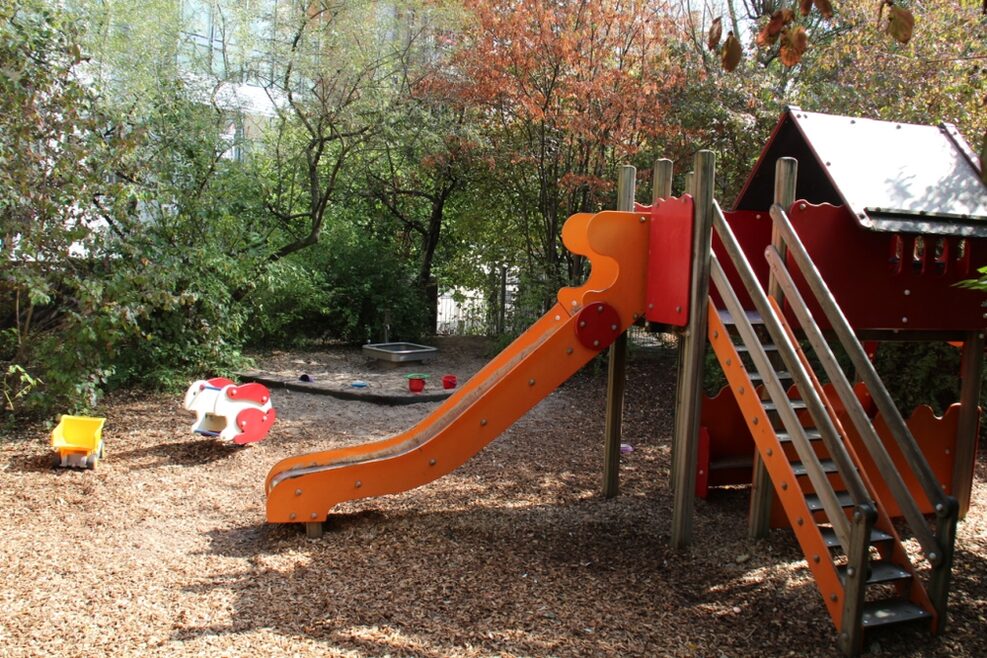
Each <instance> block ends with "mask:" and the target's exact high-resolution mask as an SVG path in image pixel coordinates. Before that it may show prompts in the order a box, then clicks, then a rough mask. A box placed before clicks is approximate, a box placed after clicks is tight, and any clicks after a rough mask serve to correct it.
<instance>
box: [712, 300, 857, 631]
mask: <svg viewBox="0 0 987 658" xmlns="http://www.w3.org/2000/svg"><path fill="white" fill-rule="evenodd" d="M708 303H709V324H708V338H709V342H710V345H711V346H712V347H713V351H714V353H715V354H716V358H717V360H718V361H719V363H720V367H722V368H723V373H724V375H726V379H727V383H728V384H729V386H730V390H731V391H732V392H733V394H734V396H735V397H736V399H737V404H738V405H739V406H740V409H741V411H742V413H743V415H744V420H745V421H746V423H747V428H748V429H749V430H750V433H751V436H752V437H753V438H754V444H755V446H757V450H758V453H759V455H760V457H761V461H762V462H763V463H764V465H765V468H766V469H767V471H768V474H769V475H770V476H771V482H772V484H773V486H774V489H775V493H776V494H777V496H778V500H779V502H780V503H781V505H782V509H784V511H785V515H786V516H787V517H788V520H789V522H790V523H791V526H792V530H793V531H794V532H795V538H796V540H797V541H798V543H799V547H800V548H801V549H802V554H803V555H805V557H806V564H807V565H808V567H809V571H810V572H811V573H812V575H813V578H815V581H816V587H817V588H818V590H819V593H820V594H821V595H822V597H823V603H824V604H825V605H826V610H827V612H829V616H830V618H831V619H832V620H833V624H834V625H835V626H836V630H837V632H839V631H841V630H842V628H843V622H842V616H843V597H844V587H843V583H842V582H841V580H840V577H839V573H838V572H837V570H836V564H835V563H834V562H833V557H832V554H831V553H830V551H829V548H828V547H827V546H826V541H825V539H824V538H823V536H822V532H820V530H819V527H818V526H817V525H816V523H815V521H814V520H813V516H812V512H811V511H810V510H809V506H808V504H807V503H806V501H805V498H804V496H803V495H802V490H801V488H800V486H799V484H798V479H797V478H796V476H795V473H794V471H793V470H792V467H791V464H790V463H789V461H788V459H787V458H786V457H785V451H784V449H783V447H782V445H781V442H780V441H779V440H778V435H777V434H776V433H775V430H774V429H773V428H772V426H771V420H770V418H769V417H768V414H767V411H765V409H764V407H763V406H761V401H760V399H759V398H758V396H757V393H756V390H755V387H754V385H753V384H752V383H751V380H750V377H749V376H748V374H747V371H746V370H745V369H744V366H743V362H742V361H741V358H740V354H739V353H738V352H737V349H736V346H735V345H734V344H733V341H731V340H730V335H729V333H728V332H727V329H726V325H724V324H723V321H722V320H721V319H720V317H719V314H718V313H717V312H716V307H715V306H714V304H713V302H712V300H709V302H708Z"/></svg>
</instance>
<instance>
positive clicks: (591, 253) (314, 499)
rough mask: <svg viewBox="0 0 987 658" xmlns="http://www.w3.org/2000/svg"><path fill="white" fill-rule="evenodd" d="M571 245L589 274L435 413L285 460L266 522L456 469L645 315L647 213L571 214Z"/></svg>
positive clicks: (319, 513)
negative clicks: (369, 437)
mask: <svg viewBox="0 0 987 658" xmlns="http://www.w3.org/2000/svg"><path fill="white" fill-rule="evenodd" d="M562 240H563V242H564V244H565V246H566V247H567V248H568V249H569V250H570V251H571V252H573V253H574V254H577V255H582V256H586V257H587V258H588V259H589V261H590V264H591V267H592V269H591V272H590V276H589V278H588V279H587V280H586V282H585V283H584V284H583V285H582V286H579V287H578V288H563V289H562V290H561V291H559V295H558V302H557V303H556V304H555V306H554V307H553V308H552V309H551V310H549V312H548V313H546V314H545V315H544V316H543V317H542V318H541V319H539V320H538V321H537V322H535V324H534V325H532V326H531V327H530V328H529V329H528V330H527V331H526V332H524V333H523V334H522V335H521V336H519V337H518V338H517V339H516V340H515V341H514V342H513V343H511V344H510V345H509V346H508V347H507V348H506V349H505V350H504V351H503V352H501V353H500V354H499V355H498V356H496V357H495V358H494V359H493V360H492V361H490V363H488V364H487V365H486V366H485V367H484V368H483V369H481V370H480V371H479V372H477V373H476V374H475V375H474V376H473V377H472V378H470V380H469V381H468V382H467V383H466V384H465V385H463V386H462V387H461V388H460V389H459V390H458V391H457V392H456V393H455V394H454V395H452V396H451V397H449V398H448V399H447V400H446V401H445V402H444V403H443V404H442V405H441V406H440V407H439V408H437V409H436V410H435V411H434V412H433V413H432V414H430V415H429V416H427V417H426V418H424V419H423V420H421V421H420V422H419V423H417V424H416V425H415V426H414V427H412V428H411V429H409V430H407V431H405V432H402V433H400V434H397V435H395V436H393V437H390V438H387V439H382V440H380V441H372V442H369V443H366V444H362V445H357V446H350V447H345V448H338V449H335V450H327V451H323V452H314V453H309V454H304V455H299V456H296V457H290V458H288V459H284V460H282V461H281V462H279V463H278V464H276V465H275V466H274V467H273V468H272V469H271V471H270V473H269V474H268V476H267V480H266V482H265V492H266V494H267V520H268V521H269V522H272V523H306V524H308V525H307V528H308V530H309V532H310V534H311V535H313V536H318V534H320V533H321V527H322V526H321V523H322V522H323V521H325V520H326V517H327V515H328V513H329V510H330V509H332V507H333V506H335V505H336V504H338V503H340V502H343V501H347V500H356V499H359V498H369V497H372V496H382V495H385V494H392V493H398V492H402V491H407V490H409V489H412V488H414V487H418V486H421V485H423V484H426V483H428V482H431V481H432V480H435V479H437V478H439V477H441V476H443V475H445V474H446V473H449V472H451V471H453V470H455V469H456V468H458V467H459V466H460V465H462V464H463V463H464V462H465V461H466V460H467V459H469V458H470V457H472V456H473V455H474V454H476V453H477V452H479V450H480V449H481V448H483V447H484V446H485V445H487V444H488V443H489V442H490V441H492V440H493V439H495V438H496V437H497V436H499V435H500V434H501V433H502V432H504V431H505V430H506V429H507V428H508V427H510V426H511V425H512V424H513V423H514V422H515V421H516V420H517V419H518V418H520V417H521V416H522V415H524V414H525V413H526V412H527V411H528V410H529V409H531V408H532V407H533V406H535V404H537V403H538V402H539V401H540V400H541V399H543V398H544V397H546V396H547V395H549V394H550V393H551V392H552V391H553V390H555V389H556V388H557V387H558V386H560V385H561V384H562V383H563V382H565V381H566V380H567V379H568V378H569V377H571V376H572V375H573V374H575V373H576V372H577V371H578V370H579V369H580V368H581V367H582V366H583V365H585V364H586V363H588V362H589V361H590V360H591V359H592V358H593V357H594V356H596V355H597V354H599V352H600V351H601V350H603V349H605V348H606V347H607V346H609V345H610V344H611V343H612V342H613V341H614V340H615V339H616V338H617V337H618V336H619V335H620V334H621V333H623V332H624V331H625V330H626V329H627V328H628V327H629V326H630V325H631V324H633V323H634V321H635V320H636V319H638V318H639V317H642V316H643V315H644V308H643V307H644V304H645V288H646V279H647V262H648V243H649V222H648V215H646V214H640V213H631V212H613V211H607V212H601V213H597V214H589V213H584V214H577V215H573V216H572V217H570V218H569V220H568V221H567V222H566V224H565V226H564V228H563V231H562Z"/></svg>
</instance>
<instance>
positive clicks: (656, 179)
mask: <svg viewBox="0 0 987 658" xmlns="http://www.w3.org/2000/svg"><path fill="white" fill-rule="evenodd" d="M670 196H672V161H671V160H669V159H668V158H662V159H661V160H655V170H654V173H653V175H652V177H651V203H656V202H657V201H658V199H667V198H668V197H670Z"/></svg>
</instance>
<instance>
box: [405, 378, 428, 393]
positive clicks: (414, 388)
mask: <svg viewBox="0 0 987 658" xmlns="http://www.w3.org/2000/svg"><path fill="white" fill-rule="evenodd" d="M408 390H409V391H411V392H412V393H421V392H422V391H424V390H425V380H424V379H419V378H418V377H410V378H409V379H408Z"/></svg>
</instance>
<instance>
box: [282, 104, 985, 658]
mask: <svg viewBox="0 0 987 658" xmlns="http://www.w3.org/2000/svg"><path fill="white" fill-rule="evenodd" d="M714 176H715V157H714V156H713V154H712V153H710V152H708V151H703V152H700V153H699V154H697V156H696V159H695V170H694V172H693V173H692V174H690V176H689V177H688V182H687V190H686V192H687V193H686V194H683V195H682V196H680V197H673V196H672V193H671V181H672V171H671V163H670V162H669V161H660V162H659V163H658V164H656V167H655V178H654V185H653V189H652V203H651V204H648V205H641V204H636V203H635V202H634V197H635V194H634V180H635V173H634V171H633V168H632V167H625V168H624V169H623V171H622V172H621V177H620V180H619V181H618V210H617V211H605V212H599V213H582V214H577V215H574V216H572V217H570V218H569V220H568V221H567V222H566V224H565V226H564V228H563V234H562V238H563V241H564V243H565V246H566V247H567V248H568V249H569V250H570V251H571V252H572V253H574V254H577V255H581V256H585V257H586V258H587V259H588V260H589V262H590V263H591V271H590V275H589V277H588V279H587V280H586V281H585V282H584V283H583V284H582V285H581V286H578V287H574V288H564V289H562V290H561V291H559V294H558V302H557V303H556V305H555V306H554V307H553V308H551V309H549V311H548V312H547V313H546V314H545V315H544V316H543V317H542V318H541V319H539V320H538V321H537V322H535V324H534V325H532V326H531V327H530V328H529V329H528V330H527V331H526V332H525V333H523V334H522V335H521V336H520V337H518V338H517V339H516V340H515V341H514V342H513V343H512V344H511V345H509V346H508V347H507V348H506V349H505V350H504V351H503V352H501V353H500V354H499V355H498V356H497V357H495V358H494V359H493V360H492V361H490V363H488V364H487V365H486V366H485V367H484V368H483V369H482V370H480V371H479V372H478V373H477V374H476V375H475V376H474V377H472V378H471V379H470V380H469V381H467V382H465V383H464V384H462V385H461V386H460V387H459V388H458V389H457V391H456V393H455V394H453V395H452V396H451V397H449V398H448V399H447V400H446V401H445V402H444V403H443V404H442V405H441V406H440V407H438V408H437V409H436V410H435V411H434V412H433V413H432V414H431V415H429V416H428V417H426V418H425V419H423V420H422V421H420V422H419V423H418V424H417V425H415V426H414V427H412V428H410V429H409V430H407V431H405V432H403V433H400V434H398V435H396V436H393V437H390V438H387V439H383V440H380V441H373V442H370V443H367V444H364V445H358V446H348V447H345V448H341V449H337V450H329V451H322V452H315V453H310V454H305V455H299V456H296V457H291V458H288V459H285V460H282V461H281V462H279V463H278V464H276V465H275V466H274V467H273V468H272V469H271V471H270V473H269V474H268V476H267V479H266V482H265V493H266V495H267V519H268V521H270V522H273V523H304V524H305V526H306V530H307V531H308V533H309V534H310V536H319V535H321V533H322V531H323V522H324V521H325V520H326V518H327V515H328V514H329V511H330V510H331V509H332V508H333V507H334V506H335V505H336V504H338V503H340V502H343V501H347V500H355V499H359V498H367V497H372V496H381V495H385V494H389V493H396V492H400V491H406V490H409V489H412V488H414V487H417V486H420V485H422V484H425V483H427V482H430V481H432V480H434V479H436V478H438V477H441V476H442V475H444V474H446V473H449V472H451V471H452V470H454V469H456V468H457V467H459V466H460V465H462V464H463V463H464V462H465V461H466V460H467V459H469V458H470V457H471V456H472V455H474V454H476V452H478V451H479V450H480V449H482V448H483V447H484V446H485V445H487V444H488V443H489V442H490V441H492V440H494V439H495V438H496V437H497V436H498V435H500V434H501V433H502V432H503V431H504V430H506V429H507V428H508V427H510V425H511V424H512V423H513V422H514V421H515V420H516V419H518V418H519V417H520V416H522V415H523V414H524V413H525V412H526V411H527V410H529V409H530V408H531V407H533V406H534V405H535V404H536V403H537V402H538V401H539V400H541V399H542V398H544V397H545V396H546V395H548V394H549V393H551V392H552V391H553V390H554V389H555V388H556V387H558V386H559V385H560V384H562V383H563V382H564V381H565V380H566V379H568V378H569V377H571V376H572V375H573V374H574V373H575V372H577V371H578V370H579V369H580V368H581V367H582V366H583V365H584V364H586V363H587V362H589V361H590V360H591V359H593V358H594V357H595V356H596V355H598V354H599V353H600V352H601V351H603V350H605V349H609V350H610V360H609V376H608V383H609V390H608V396H607V417H606V426H605V436H604V441H603V442H604V459H603V465H604V477H603V494H604V495H605V496H611V495H615V494H616V493H617V490H618V481H617V473H618V469H617V466H618V464H619V459H620V418H621V409H622V396H623V364H624V358H625V355H624V350H625V345H626V343H625V341H626V333H625V332H626V330H627V328H628V327H630V326H631V325H633V324H636V323H637V324H641V323H646V324H648V325H649V326H650V327H652V328H654V329H661V330H672V331H676V332H678V333H679V334H680V342H679V349H680V359H679V363H680V366H679V372H678V391H677V395H676V419H675V429H674V435H673V437H672V439H673V445H672V482H671V486H672V488H673V491H674V507H673V509H672V510H670V516H671V518H672V537H671V543H672V545H673V546H674V547H683V546H686V545H688V544H689V543H690V542H691V541H692V539H693V537H692V535H693V531H692V517H693V514H694V501H695V495H696V493H697V492H698V493H699V494H700V495H702V494H704V493H705V492H706V491H707V490H708V488H709V487H710V486H716V485H717V484H723V483H744V482H746V483H751V505H750V520H749V524H750V534H751V535H752V536H760V535H762V534H763V533H765V532H767V530H768V528H769V527H770V526H771V525H772V523H774V525H783V526H787V527H790V528H791V530H792V532H793V533H794V536H795V539H796V540H797V542H798V545H799V546H800V548H801V550H802V552H803V553H804V555H805V564H806V566H807V568H808V569H809V571H810V572H811V574H812V576H813V578H814V580H815V583H816V587H817V589H818V591H819V593H820V595H821V597H822V601H823V604H824V607H825V610H826V611H827V613H828V615H829V617H830V619H831V621H832V623H833V625H834V627H835V629H836V631H837V642H838V644H839V645H840V647H841V649H842V650H843V651H844V652H846V653H847V654H856V653H859V652H860V650H861V647H862V643H863V638H864V634H865V633H867V632H870V631H871V630H872V629H876V628H880V627H893V626H896V625H899V624H909V625H913V626H915V627H917V628H924V629H926V630H928V631H931V632H932V633H938V632H941V631H942V630H943V629H944V628H945V622H946V611H947V602H948V596H949V582H950V572H951V569H952V560H953V552H954V543H955V530H956V524H957V522H958V520H959V519H960V518H961V517H962V514H963V513H964V511H965V510H966V509H967V507H968V506H969V504H970V489H971V480H972V468H973V460H974V456H975V448H976V437H977V434H978V431H979V409H978V407H977V401H978V399H979V396H980V381H981V379H982V375H983V352H984V327H985V324H987V322H985V312H987V308H985V303H987V295H985V294H984V293H983V292H978V291H972V290H967V289H962V288H959V287H957V286H956V285H955V284H956V283H958V282H959V281H962V280H965V279H970V278H973V277H975V276H976V272H977V269H978V268H980V267H984V266H987V185H985V183H984V181H983V178H982V171H981V164H980V163H979V161H978V160H977V158H976V157H975V156H974V155H973V153H972V151H971V150H970V149H969V147H968V146H967V145H966V143H965V142H964V141H963V139H962V138H961V137H960V136H959V135H958V133H956V131H955V130H954V129H953V128H952V127H950V126H941V127H932V126H914V125H906V124H899V123H894V122H885V121H872V120H866V119H856V118H851V117H839V116H829V115H823V114H817V113H810V112H803V111H802V110H800V109H799V108H789V109H788V110H787V111H786V112H785V113H784V114H783V115H782V117H781V119H780V120H779V122H778V124H777V126H776V127H775V130H774V132H773V133H772V135H771V137H770V139H769V141H768V143H767V145H766V146H765V148H764V150H763V152H762V154H761V157H760V159H759V160H758V163H757V165H756V166H755V168H754V170H753V171H752V172H751V174H750V176H749V178H748V180H747V182H746V184H745V185H744V188H743V190H742V192H741V193H740V196H739V198H738V199H737V201H736V203H735V204H734V209H733V210H730V211H723V210H722V209H721V208H720V206H719V204H718V203H717V202H716V200H715V199H714V198H713V189H714ZM862 339H863V340H867V341H873V340H878V341H880V340H946V341H951V342H955V343H957V344H961V347H959V349H961V350H962V364H963V365H962V372H961V373H957V374H958V375H959V376H961V377H962V386H961V395H960V399H959V400H958V401H957V404H956V405H954V407H952V408H951V409H950V410H949V411H948V412H947V414H946V416H945V417H943V418H942V419H939V418H934V417H931V416H930V414H928V413H926V412H917V413H914V414H911V416H910V418H909V419H908V420H906V419H905V418H904V417H903V415H902V411H905V412H906V413H911V410H902V411H899V410H898V409H897V408H896V407H895V405H894V404H893V402H892V400H891V397H890V395H889V393H888V391H887V389H886V388H885V386H884V384H883V383H882V382H881V380H880V378H879V377H878V376H877V373H876V371H875V370H874V367H873V365H872V363H871V361H870V359H869V358H868V352H867V349H865V347H864V345H863V343H862V342H861V340H862ZM836 342H838V343H839V344H840V349H841V350H842V351H843V352H844V353H845V354H846V355H847V357H848V358H849V359H850V361H851V362H852V364H853V371H854V372H853V377H852V379H848V377H847V376H846V374H845V373H844V371H843V369H842V368H841V367H840V366H839V363H838V361H837V358H836V356H835V355H834V353H833V350H832V347H831V346H832V345H834V344H835V343H836ZM707 344H708V346H709V349H711V350H712V353H713V354H714V355H715V357H716V359H717V361H718V362H719V364H720V366H721V368H722V370H723V373H724V375H725V377H726V381H727V389H726V390H724V391H723V392H722V393H720V394H719V395H718V396H717V399H714V400H709V399H706V400H704V399H703V397H704V396H703V392H702V386H701V382H702V370H703V363H704V359H705V353H706V352H707V349H708V348H707ZM810 356H811V357H812V358H810ZM813 364H817V365H813ZM903 533H907V537H903ZM905 538H908V539H911V540H914V541H911V542H906V541H904V539H905ZM704 540H708V538H704ZM916 546H917V547H918V550H916V548H915V547H916Z"/></svg>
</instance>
